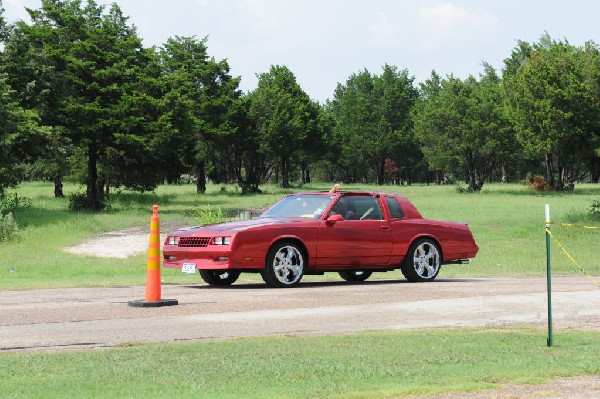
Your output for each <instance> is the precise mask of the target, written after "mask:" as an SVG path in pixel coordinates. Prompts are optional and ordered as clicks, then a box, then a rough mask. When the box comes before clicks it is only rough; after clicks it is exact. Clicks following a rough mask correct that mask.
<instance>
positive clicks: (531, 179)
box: [522, 174, 554, 191]
mask: <svg viewBox="0 0 600 399" xmlns="http://www.w3.org/2000/svg"><path fill="white" fill-rule="evenodd" d="M522 183H523V184H525V185H528V186H529V187H531V189H532V190H534V191H551V190H554V187H552V186H551V185H550V184H548V183H546V179H545V178H544V176H540V175H531V174H530V175H527V178H526V179H525V180H523V181H522Z"/></svg>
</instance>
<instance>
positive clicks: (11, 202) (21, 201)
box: [0, 193, 31, 212]
mask: <svg viewBox="0 0 600 399" xmlns="http://www.w3.org/2000/svg"><path fill="white" fill-rule="evenodd" d="M30 207H31V199H30V198H27V197H20V198H19V196H18V195H17V193H15V195H6V196H3V197H1V198H0V212H2V211H15V210H17V209H23V208H30Z"/></svg>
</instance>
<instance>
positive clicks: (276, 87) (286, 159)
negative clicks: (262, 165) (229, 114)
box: [248, 66, 318, 188]
mask: <svg viewBox="0 0 600 399" xmlns="http://www.w3.org/2000/svg"><path fill="white" fill-rule="evenodd" d="M249 101H250V104H249V108H248V115H249V118H250V121H251V123H252V124H253V126H254V127H255V129H256V130H255V132H256V134H257V135H258V142H259V143H260V150H259V151H260V153H263V154H268V157H269V158H270V159H272V160H273V161H276V162H277V163H278V167H279V172H280V173H281V186H282V187H284V188H288V187H290V171H291V170H292V168H293V167H294V166H295V165H298V162H299V156H300V154H301V149H302V148H305V146H304V144H305V143H306V140H307V139H308V137H309V134H311V133H313V132H315V131H318V129H317V128H316V126H315V124H316V118H317V115H316V112H317V111H316V110H315V105H314V103H313V102H312V101H311V100H310V98H309V97H308V95H307V94H306V93H305V92H304V91H303V90H302V89H301V87H300V85H298V83H297V82H296V77H295V76H294V74H293V73H292V72H291V71H290V70H289V69H288V68H287V67H285V66H271V69H270V71H269V72H268V73H261V74H260V75H259V76H258V87H257V88H256V90H254V91H253V92H252V93H250V94H249Z"/></svg>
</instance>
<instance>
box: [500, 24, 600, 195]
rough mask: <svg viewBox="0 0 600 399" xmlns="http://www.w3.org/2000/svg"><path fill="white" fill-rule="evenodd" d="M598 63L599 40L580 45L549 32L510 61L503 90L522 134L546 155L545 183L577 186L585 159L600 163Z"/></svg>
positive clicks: (533, 151) (527, 146)
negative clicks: (598, 148)
mask: <svg viewBox="0 0 600 399" xmlns="http://www.w3.org/2000/svg"><path fill="white" fill-rule="evenodd" d="M527 50H528V51H527ZM515 54H519V55H520V57H519V58H520V62H519V63H518V64H517V63H515V62H514V59H515V56H514V55H515ZM599 62H600V58H598V47H597V46H596V45H595V44H593V43H591V42H590V43H587V44H586V46H585V47H584V48H576V47H574V46H571V45H570V44H569V43H568V42H566V41H564V42H563V41H556V40H553V39H552V38H550V36H549V35H547V34H546V35H544V36H542V37H541V39H540V41H539V43H535V44H533V45H528V44H524V43H520V45H519V50H515V51H513V58H512V59H509V60H507V61H505V64H506V68H505V73H504V90H505V96H506V99H507V103H508V105H509V107H510V117H511V120H512V122H513V123H514V125H515V127H516V131H517V138H518V139H519V141H520V142H521V143H522V144H523V146H524V147H525V149H526V150H527V151H528V152H529V153H530V154H532V155H535V156H538V157H543V159H544V163H545V166H546V181H547V183H548V184H550V185H551V186H554V187H555V188H556V189H558V190H563V189H564V188H568V189H572V188H573V180H574V179H575V176H576V175H577V174H578V173H577V170H578V168H579V167H578V165H580V164H581V162H582V161H583V162H585V163H587V164H588V166H587V168H586V169H588V168H589V169H588V170H590V169H592V168H593V166H592V165H593V164H594V162H597V154H594V149H595V148H596V146H597V140H598V139H597V138H598V134H599V132H598V126H599V122H600V113H599V112H598V109H600V108H599V104H600V98H599V90H598V87H599V85H600V81H599V80H598V77H599V75H598V63H599ZM586 161H587V162H586ZM586 172H587V171H586Z"/></svg>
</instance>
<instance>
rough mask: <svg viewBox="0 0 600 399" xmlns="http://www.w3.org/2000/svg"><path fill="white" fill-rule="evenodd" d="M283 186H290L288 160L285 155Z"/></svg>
mask: <svg viewBox="0 0 600 399" xmlns="http://www.w3.org/2000/svg"><path fill="white" fill-rule="evenodd" d="M281 187H283V188H290V187H291V186H290V177H289V170H288V160H287V158H286V157H285V156H282V157H281Z"/></svg>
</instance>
